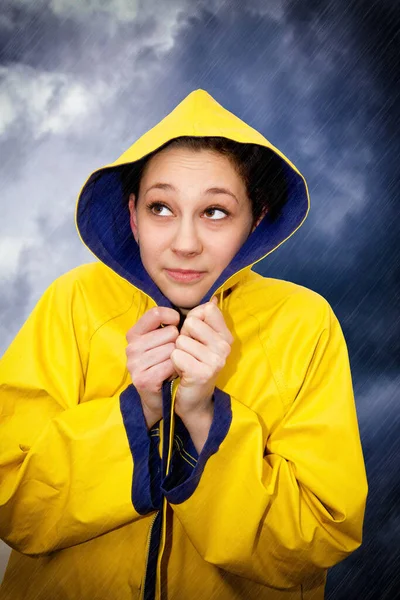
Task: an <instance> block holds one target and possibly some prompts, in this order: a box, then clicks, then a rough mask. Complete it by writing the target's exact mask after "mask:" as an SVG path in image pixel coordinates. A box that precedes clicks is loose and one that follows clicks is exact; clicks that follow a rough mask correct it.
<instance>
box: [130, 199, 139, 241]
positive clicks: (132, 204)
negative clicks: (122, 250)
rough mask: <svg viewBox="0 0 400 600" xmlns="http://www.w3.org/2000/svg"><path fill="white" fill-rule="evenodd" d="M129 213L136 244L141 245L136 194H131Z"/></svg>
mask: <svg viewBox="0 0 400 600" xmlns="http://www.w3.org/2000/svg"><path fill="white" fill-rule="evenodd" d="M128 206H129V213H130V224H131V229H132V233H133V237H134V238H135V240H136V243H139V232H138V225H137V213H136V197H135V194H129V202H128Z"/></svg>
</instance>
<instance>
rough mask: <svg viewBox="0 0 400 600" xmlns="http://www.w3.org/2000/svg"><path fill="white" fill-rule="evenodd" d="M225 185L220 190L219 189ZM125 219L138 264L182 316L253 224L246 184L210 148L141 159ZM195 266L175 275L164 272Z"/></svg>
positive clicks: (164, 152)
mask: <svg viewBox="0 0 400 600" xmlns="http://www.w3.org/2000/svg"><path fill="white" fill-rule="evenodd" d="M223 190H224V191H223ZM129 210H130V214H131V218H130V222H131V228H132V232H133V235H134V237H135V240H136V241H138V240H139V247H140V256H141V259H142V262H143V265H144V267H145V269H146V271H147V272H148V274H149V275H150V277H151V278H152V279H153V281H154V282H155V283H156V285H157V286H158V287H159V288H160V290H161V291H162V293H163V294H164V295H165V296H166V297H167V298H168V299H169V300H170V301H171V302H172V304H174V305H175V306H176V307H177V308H179V310H180V312H181V313H182V314H184V315H186V314H187V313H188V312H189V311H190V310H191V309H192V308H194V307H195V306H198V304H199V302H200V300H201V299H202V298H203V297H204V296H205V294H206V293H207V291H208V290H209V289H210V288H211V286H212V285H213V283H214V282H215V281H216V279H217V278H218V277H219V275H220V274H221V273H222V271H223V270H224V269H225V267H226V266H227V265H228V264H229V263H230V262H231V260H232V258H233V257H234V256H235V254H236V253H237V252H238V250H239V248H240V247H241V246H242V244H243V243H244V242H245V240H246V239H247V237H248V236H249V234H250V233H251V232H252V231H253V230H254V229H255V227H256V226H257V225H258V223H259V222H260V221H261V218H262V217H261V218H260V219H259V221H258V222H257V223H256V225H254V227H253V228H252V212H251V204H250V200H249V198H248V197H247V194H246V187H245V184H244V182H243V180H242V178H241V177H240V175H239V174H238V173H237V171H236V170H235V168H234V167H233V165H232V163H231V162H230V160H229V159H228V158H226V157H225V156H222V155H221V154H219V153H217V152H213V151H210V150H201V151H191V150H188V149H183V148H166V149H165V150H162V151H160V152H158V153H157V154H156V155H155V156H153V157H152V158H151V159H150V160H149V161H148V162H147V164H146V167H145V169H144V172H143V175H142V178H141V182H140V188H139V198H138V201H137V203H136V206H135V196H134V194H131V195H130V197H129ZM174 269H185V270H194V271H201V272H202V273H201V275H200V276H199V277H197V278H196V279H192V280H177V279H176V278H174V277H173V276H172V275H171V274H169V273H168V270H174Z"/></svg>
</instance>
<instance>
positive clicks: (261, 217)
mask: <svg viewBox="0 0 400 600" xmlns="http://www.w3.org/2000/svg"><path fill="white" fill-rule="evenodd" d="M267 212H268V208H265V209H264V210H263V212H262V213H261V216H260V217H259V219H258V221H257V223H256V224H255V225H253V229H252V230H251V233H253V231H254V230H255V228H256V227H257V225H259V224H260V223H261V221H262V220H263V218H264V217H265V215H266V214H267Z"/></svg>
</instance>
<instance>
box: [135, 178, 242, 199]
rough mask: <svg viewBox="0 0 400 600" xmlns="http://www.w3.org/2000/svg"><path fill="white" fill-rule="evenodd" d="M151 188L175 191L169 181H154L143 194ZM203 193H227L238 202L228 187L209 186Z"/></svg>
mask: <svg viewBox="0 0 400 600" xmlns="http://www.w3.org/2000/svg"><path fill="white" fill-rule="evenodd" d="M153 189H158V190H165V191H167V192H176V188H175V187H174V186H173V185H171V184H170V183H155V184H154V185H152V186H150V187H149V188H148V189H147V190H146V192H145V194H144V195H146V194H147V192H149V191H150V190H153ZM204 193H205V194H228V195H229V196H232V198H234V199H235V200H236V202H237V203H238V204H239V201H238V199H237V198H236V196H235V195H234V194H233V193H232V192H230V191H229V190H228V189H226V188H223V187H211V188H208V189H207V190H206V191H205V192H204Z"/></svg>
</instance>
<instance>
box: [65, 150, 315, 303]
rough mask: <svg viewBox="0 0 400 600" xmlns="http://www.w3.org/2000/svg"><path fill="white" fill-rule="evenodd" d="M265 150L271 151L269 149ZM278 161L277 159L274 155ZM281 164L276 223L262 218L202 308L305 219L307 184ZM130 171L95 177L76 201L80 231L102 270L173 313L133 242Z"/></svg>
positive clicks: (114, 170)
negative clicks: (126, 188)
mask: <svg viewBox="0 0 400 600" xmlns="http://www.w3.org/2000/svg"><path fill="white" fill-rule="evenodd" d="M266 150H268V152H270V151H271V150H269V149H268V148H266ZM275 156H278V157H279V155H278V154H276V153H275ZM279 158H280V160H281V161H282V167H283V173H284V177H285V179H286V183H287V194H288V199H287V201H286V203H285V204H284V206H283V207H282V209H281V212H280V215H279V216H278V217H277V218H276V219H275V220H273V219H271V218H270V216H269V214H268V213H267V214H266V215H265V216H264V218H263V219H262V221H261V222H260V223H259V225H258V226H257V227H256V229H255V230H254V231H253V233H252V234H251V235H250V236H249V238H248V239H247V240H246V241H245V243H244V244H243V245H242V247H241V248H240V250H239V251H238V253H237V254H236V255H235V256H234V257H233V259H232V260H231V262H230V264H229V265H228V266H227V267H226V268H225V270H224V271H223V272H222V273H221V275H220V276H219V277H218V279H217V280H216V281H215V283H214V285H213V286H212V287H211V288H210V289H209V291H208V292H207V294H206V295H205V296H204V298H203V299H202V300H201V302H200V304H203V303H204V302H207V301H209V300H210V298H211V297H212V295H213V294H214V292H215V291H216V290H217V289H218V288H219V287H220V285H222V284H223V283H224V282H225V281H227V280H228V279H229V278H230V277H231V276H232V275H234V274H235V273H237V272H238V271H240V270H242V269H243V268H245V267H247V266H249V265H252V264H254V263H256V262H258V261H259V260H261V259H262V258H263V257H264V256H265V255H266V254H268V253H269V252H271V251H272V250H273V249H275V248H276V247H277V246H278V245H279V244H280V243H281V242H283V241H284V240H285V239H286V238H288V237H289V236H290V235H291V234H292V233H293V232H294V231H295V230H296V229H297V228H298V227H299V226H300V224H301V223H302V221H303V220H304V218H305V217H306V214H307V210H308V198H307V192H306V187H305V184H304V181H303V179H302V177H301V176H300V175H299V174H298V173H297V172H296V171H295V170H294V169H293V168H292V167H291V166H290V165H289V164H288V163H287V162H286V161H285V160H283V159H282V158H281V157H279ZM129 164H130V165H133V164H134V163H129ZM126 166H127V165H126V164H125V165H120V166H115V167H106V168H104V169H101V170H99V171H96V172H95V173H93V174H92V175H91V177H90V178H89V180H88V181H87V183H86V185H85V186H84V188H83V190H82V192H81V194H80V196H79V199H78V205H77V214H76V222H77V227H78V229H79V233H80V235H81V238H82V240H83V242H84V243H85V244H86V246H87V247H88V248H89V249H90V250H91V251H92V252H93V254H95V256H97V257H98V258H99V259H100V260H101V261H102V262H103V263H104V264H106V265H107V266H108V267H110V268H111V269H113V270H114V271H115V272H116V273H118V275H120V276H121V277H123V278H125V279H126V280H127V281H129V282H130V283H132V284H133V285H134V286H135V287H136V288H139V289H140V290H142V291H143V292H145V293H146V294H147V295H149V296H150V297H151V298H153V300H154V301H155V302H156V303H157V304H158V305H159V306H166V307H169V308H171V307H173V305H172V304H171V302H170V301H169V300H168V298H166V296H164V294H163V293H162V292H161V290H160V289H159V288H158V286H157V285H156V284H155V283H154V281H153V280H152V279H151V277H150V276H149V275H148V273H147V271H146V270H145V268H144V266H143V263H142V261H141V258H140V250H139V246H138V245H137V243H136V240H135V238H134V237H133V233H132V230H131V226H130V214H129V208H128V205H127V203H126V204H125V203H124V196H123V193H124V192H123V184H122V177H121V175H122V170H123V169H124V168H125V169H126Z"/></svg>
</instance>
